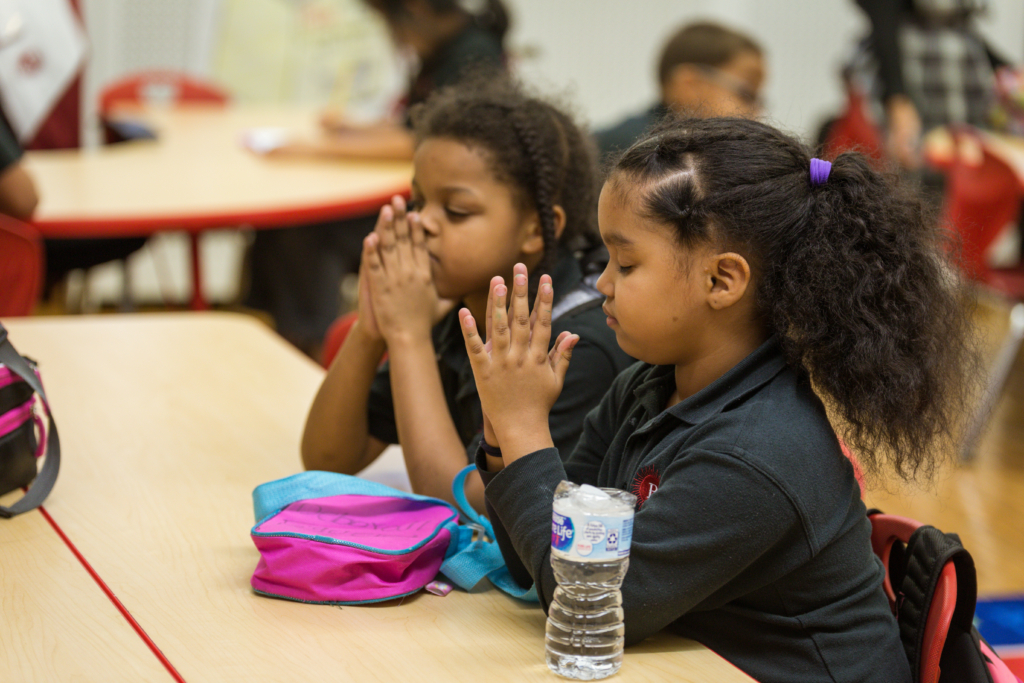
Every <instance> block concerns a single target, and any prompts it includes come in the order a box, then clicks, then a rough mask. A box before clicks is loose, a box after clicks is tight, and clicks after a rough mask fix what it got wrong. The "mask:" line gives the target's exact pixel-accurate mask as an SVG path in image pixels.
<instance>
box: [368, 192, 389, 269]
mask: <svg viewBox="0 0 1024 683" xmlns="http://www.w3.org/2000/svg"><path fill="white" fill-rule="evenodd" d="M384 208H387V207H384ZM381 213H383V211H381ZM362 267H363V268H366V277H367V279H368V280H372V279H374V278H377V277H380V276H381V275H382V274H383V273H384V263H383V261H381V258H380V235H379V234H378V233H376V232H371V233H370V234H369V235H367V236H366V237H364V238H363V262H362Z"/></svg>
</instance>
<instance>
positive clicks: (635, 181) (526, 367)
mask: <svg viewBox="0 0 1024 683" xmlns="http://www.w3.org/2000/svg"><path fill="white" fill-rule="evenodd" d="M897 183H898V180H897V179H896V177H895V176H892V177H889V176H885V175H883V174H880V173H878V172H876V171H874V170H873V169H872V167H871V166H870V165H869V164H868V163H867V162H866V160H865V159H864V158H863V157H862V156H860V155H858V154H853V153H849V154H843V155H841V156H839V157H838V158H837V159H836V160H835V162H834V163H832V164H829V163H828V162H825V161H821V160H819V159H811V158H809V155H808V153H807V151H806V150H805V148H804V147H803V146H802V145H801V144H800V143H798V142H797V141H795V140H794V139H792V138H790V137H788V136H786V135H784V134H782V133H780V132H778V131H777V130H774V129H773V128H771V127H769V126H767V125H764V124H762V123H759V122H756V121H750V120H745V119H727V118H718V119H704V120H679V121H670V122H667V123H665V124H663V125H662V126H661V127H659V128H657V129H655V130H654V131H652V132H650V133H648V134H647V135H645V136H644V137H643V138H641V139H640V140H639V141H638V142H636V143H635V144H634V145H633V146H632V147H631V148H629V149H628V150H627V151H626V152H625V153H624V154H623V155H622V156H621V157H620V158H619V159H618V161H617V163H615V165H614V166H613V168H612V170H611V173H610V175H609V177H608V180H607V182H606V183H605V184H604V187H603V189H602V191H601V194H600V200H599V208H598V214H599V226H600V231H601V236H602V238H603V240H604V242H605V244H606V245H607V247H608V250H609V252H610V261H609V263H608V265H607V267H606V269H605V271H604V273H603V274H602V275H601V277H600V279H599V280H598V282H597V288H598V289H599V290H600V291H601V292H602V294H604V296H605V297H606V298H605V302H604V310H605V313H606V314H607V316H608V318H607V324H608V326H609V327H610V328H611V329H613V330H614V331H615V335H616V338H617V340H618V343H619V345H620V346H621V347H622V348H623V350H624V351H626V352H627V353H629V354H630V355H632V356H635V357H636V358H638V359H639V360H640V362H638V363H637V364H635V365H634V366H632V367H631V368H630V369H628V370H626V371H625V372H623V373H622V374H621V375H619V377H618V378H617V379H616V380H615V382H614V383H613V384H612V387H611V389H610V390H609V391H608V394H607V395H606V396H605V397H604V398H603V399H602V401H601V403H600V405H599V406H598V407H597V409H595V410H594V411H592V412H591V413H590V414H588V415H587V418H586V421H585V422H584V426H583V434H582V435H581V437H580V440H579V443H578V445H577V447H576V450H575V451H574V452H573V453H572V454H571V456H570V457H569V458H568V459H566V460H565V461H564V462H563V457H564V454H562V453H560V450H559V448H558V447H557V444H555V443H554V442H553V440H552V439H551V437H550V435H549V434H548V431H547V422H546V417H547V410H548V406H550V405H552V404H553V403H554V402H555V401H556V400H558V398H559V395H560V391H562V389H563V384H562V377H563V376H564V375H565V373H566V372H571V368H572V366H573V365H574V364H575V363H576V358H575V357H573V359H572V362H571V363H570V356H571V355H572V354H573V352H574V344H577V337H576V336H575V335H574V334H571V333H570V331H568V330H567V331H564V332H561V334H560V335H559V336H558V337H557V338H556V343H555V349H556V350H555V352H554V353H549V352H548V342H549V338H550V334H549V329H550V327H549V325H548V315H549V312H550V310H551V302H552V298H553V292H552V287H551V285H550V283H549V282H548V281H547V279H546V278H542V279H541V285H540V290H539V294H538V296H537V299H536V303H535V305H534V311H535V314H534V316H533V318H532V319H531V316H530V315H528V314H527V297H528V292H527V289H526V287H525V286H523V285H522V284H521V282H519V281H516V282H515V283H514V284H512V285H511V286H510V287H506V285H505V283H504V281H497V280H496V281H495V284H494V287H493V289H492V300H491V305H490V308H489V310H488V311H487V312H486V314H485V318H484V319H485V320H487V321H488V324H487V330H488V332H487V335H486V336H487V337H489V338H488V339H484V338H482V337H483V336H484V335H483V334H482V331H481V330H478V328H477V322H476V321H478V320H481V318H480V315H479V312H477V311H474V310H472V309H469V308H466V309H463V310H462V311H461V312H460V316H461V322H462V330H463V334H464V337H465V343H466V347H467V350H468V353H469V357H470V361H471V365H472V367H473V373H474V375H475V377H476V386H477V389H478V391H479V395H480V402H481V405H482V407H483V411H484V415H485V418H484V420H485V431H484V433H485V441H484V442H483V443H482V444H481V448H480V450H479V451H478V453H477V460H476V462H477V467H478V469H479V470H480V472H481V475H482V477H483V480H484V483H485V486H486V489H485V492H486V496H485V502H486V505H487V508H488V512H489V514H490V518H491V520H492V521H494V522H495V534H496V536H497V539H498V542H499V544H500V546H501V549H502V554H503V555H504V557H505V561H506V563H507V565H508V567H509V570H510V572H511V573H512V575H513V577H515V578H516V580H517V581H518V582H519V583H521V584H522V585H524V586H527V585H529V584H530V583H534V584H535V585H536V587H537V591H538V594H539V596H540V598H541V602H542V604H544V605H545V606H548V605H549V604H550V603H551V600H552V594H553V591H554V589H555V587H556V582H555V578H554V576H553V574H552V569H551V564H550V552H551V544H550V538H551V519H552V518H551V501H552V495H553V493H554V490H555V488H556V487H557V486H558V484H559V482H560V481H562V480H564V479H568V480H570V481H573V482H576V483H579V484H591V485H594V486H601V487H613V488H618V489H625V490H627V491H632V492H633V493H634V494H636V496H637V500H638V508H637V511H636V516H635V519H634V524H633V536H632V547H631V548H630V557H629V571H628V573H627V574H626V578H625V581H624V583H623V586H622V602H621V607H620V606H619V605H617V604H609V605H608V608H609V609H612V610H615V609H622V610H623V611H624V622H625V630H624V634H623V636H624V639H625V642H626V644H627V645H628V644H630V643H636V642H638V641H640V640H643V639H644V638H646V637H647V636H649V635H651V634H653V633H655V632H656V631H659V630H661V629H663V628H670V629H671V630H673V631H675V632H677V633H679V634H682V635H684V636H687V637H689V638H693V639H695V640H698V641H700V642H702V643H704V644H705V645H707V646H708V647H710V648H712V649H713V650H715V651H716V652H718V653H719V654H721V655H722V656H724V657H725V658H726V659H728V660H730V661H731V662H733V663H734V664H736V665H737V666H738V667H739V668H741V669H743V670H744V671H746V672H747V673H749V674H750V675H751V676H753V677H754V678H756V679H757V680H758V681H762V682H763V683H770V682H772V681H780V682H782V681H785V682H789V681H804V682H817V681H822V682H824V681H830V682H834V681H851V682H852V681H858V682H861V683H864V682H877V683H905V682H907V681H910V670H909V664H908V661H907V657H906V655H905V654H904V651H903V647H902V645H901V643H900V635H899V630H898V628H897V624H896V620H895V619H894V617H893V615H892V613H891V612H890V611H889V605H888V602H887V599H886V597H885V594H884V593H883V590H882V580H883V578H884V571H883V568H882V566H881V564H880V562H879V561H878V560H877V559H876V557H875V555H874V554H873V552H872V549H871V544H870V535H871V524H870V522H869V521H868V518H867V516H866V511H865V508H864V504H863V502H862V501H861V496H860V488H859V486H858V484H857V482H856V480H855V478H854V471H853V468H852V467H851V464H850V462H849V461H848V460H847V459H846V458H845V457H844V456H843V453H842V451H841V449H840V444H839V441H838V439H837V437H836V432H835V431H834V429H833V426H832V424H831V423H830V420H829V417H828V415H827V414H826V410H825V407H824V404H823V401H822V399H824V400H825V401H827V402H828V404H829V406H830V408H832V409H833V410H834V413H835V415H836V416H837V417H838V418H839V419H838V420H837V422H838V423H841V425H843V427H842V428H841V429H840V431H841V433H842V434H843V436H844V438H845V439H846V440H847V442H848V443H849V444H850V445H851V446H853V447H854V448H855V450H856V451H857V453H858V454H859V457H860V459H861V463H862V464H863V465H864V466H865V467H866V469H867V470H868V472H869V473H874V474H876V475H877V474H881V473H882V472H884V471H887V470H888V471H890V472H894V473H895V474H897V475H898V476H901V477H903V478H907V479H910V478H913V477H915V476H916V475H920V476H925V475H926V474H927V473H929V472H930V471H931V470H932V469H933V468H934V466H935V464H936V462H937V461H938V460H939V459H941V457H942V455H943V454H952V453H953V452H954V451H955V449H954V448H952V441H953V438H954V436H955V435H956V433H957V429H958V425H962V422H961V418H962V417H963V416H964V415H966V414H967V413H968V412H969V411H966V410H964V408H965V406H966V405H967V402H968V401H969V400H970V398H971V394H972V386H973V384H972V382H971V381H970V380H969V378H971V377H972V376H980V373H978V375H975V374H974V369H975V367H976V365H975V363H976V360H975V353H974V350H973V345H972V336H971V332H970V316H969V309H967V308H966V303H967V301H968V300H967V299H966V295H965V294H964V292H962V291H961V289H960V285H959V283H958V282H957V280H956V279H955V277H954V276H952V275H951V272H952V271H951V270H950V269H949V267H948V265H947V264H946V263H945V251H944V249H943V247H942V241H941V239H940V237H941V236H940V233H939V231H938V230H937V229H936V228H935V226H934V225H933V224H932V223H931V222H929V221H928V220H926V217H925V215H924V213H923V209H922V205H921V202H920V201H919V200H917V199H916V198H914V197H913V196H912V195H909V194H907V193H905V192H904V191H903V190H902V189H901V188H900V187H899V185H898V184H897ZM555 292H557V286H556V287H555ZM507 301H511V304H510V308H509V310H508V311H507V312H506V302H507ZM485 341H486V343H485ZM575 348H576V349H578V348H579V346H578V345H576V346H575ZM819 396H820V398H819ZM588 540H589V541H593V539H590V538H588Z"/></svg>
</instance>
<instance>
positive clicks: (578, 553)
mask: <svg viewBox="0 0 1024 683" xmlns="http://www.w3.org/2000/svg"><path fill="white" fill-rule="evenodd" d="M634 505H636V496H634V495H632V494H630V493H626V492H625V491H619V490H617V489H599V488H596V487H594V486H590V485H589V484H583V485H582V486H577V485H576V484H573V483H571V482H568V481H563V482H562V483H561V484H559V485H558V488H557V489H555V498H554V501H553V504H552V513H551V568H552V569H553V570H554V572H555V579H556V580H557V581H558V587H557V588H556V589H555V595H554V599H553V600H552V601H551V607H550V608H549V609H548V624H547V634H546V638H545V649H546V657H547V662H548V667H549V668H550V669H551V670H552V671H554V672H555V673H556V674H558V675H559V676H565V677H566V678H576V679H579V680H584V681H590V680H595V679H598V678H605V677H606V676H611V675H612V674H614V673H615V672H616V671H618V670H619V667H621V666H622V646H623V641H624V633H625V629H624V627H623V623H622V593H621V592H620V590H619V589H620V588H621V587H622V579H623V578H625V576H626V570H627V569H628V568H629V545H630V541H631V540H632V538H633V507H634Z"/></svg>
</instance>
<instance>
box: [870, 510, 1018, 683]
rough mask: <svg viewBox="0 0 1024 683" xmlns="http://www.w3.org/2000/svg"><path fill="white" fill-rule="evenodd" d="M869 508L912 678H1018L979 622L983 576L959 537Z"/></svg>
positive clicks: (922, 682)
mask: <svg viewBox="0 0 1024 683" xmlns="http://www.w3.org/2000/svg"><path fill="white" fill-rule="evenodd" d="M868 516H869V518H870V519H871V525H872V535H871V543H872V546H873V547H874V549H875V553H876V554H878V556H879V557H880V558H881V559H882V563H883V564H884V565H885V571H886V577H887V581H888V584H889V585H890V586H891V587H892V592H893V594H894V596H895V604H894V605H892V606H893V608H894V614H895V615H896V620H897V623H898V624H899V629H900V640H901V641H902V642H903V649H904V650H905V651H906V653H907V658H908V659H909V661H910V667H911V674H912V677H913V678H912V680H913V681H914V683H1018V679H1017V677H1016V676H1014V675H1013V673H1012V672H1011V671H1010V670H1009V668H1007V666H1006V664H1005V663H1004V662H1003V661H1002V660H1001V659H999V657H998V656H996V654H995V652H993V650H992V648H991V647H990V646H989V644H988V643H986V642H985V639H984V638H982V637H981V635H980V634H979V633H978V630H977V629H976V628H974V609H975V607H976V605H977V600H978V580H977V574H976V573H975V569H974V560H973V559H972V558H971V555H970V553H968V552H967V550H966V549H965V548H964V546H963V544H962V543H961V542H960V538H959V537H958V536H957V535H956V534H946V533H943V532H941V531H939V530H938V529H936V528H935V527H932V526H927V525H920V526H917V528H916V529H915V528H914V526H915V525H917V523H916V522H913V520H908V519H906V518H903V517H894V516H892V515H885V514H882V513H881V512H880V511H878V510H871V511H869V512H868ZM949 568H952V569H951V570H950V569H949ZM944 573H945V575H944ZM951 573H952V576H951ZM954 589H955V595H954ZM892 598H893V596H890V601H892ZM947 625H948V631H946V632H945V637H944V638H943V631H944V629H945V628H946V627H947Z"/></svg>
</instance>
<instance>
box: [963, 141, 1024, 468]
mask: <svg viewBox="0 0 1024 683" xmlns="http://www.w3.org/2000/svg"><path fill="white" fill-rule="evenodd" d="M953 138H954V143H955V147H956V150H957V151H956V152H955V153H954V154H953V157H952V159H951V160H950V162H949V164H948V166H947V168H946V169H945V170H946V173H947V180H946V205H945V209H944V213H945V217H946V221H947V223H948V225H949V227H950V229H951V230H952V231H953V232H954V234H956V235H957V237H958V238H959V245H958V246H959V248H960V250H961V251H960V255H961V262H962V264H963V268H964V271H965V274H966V275H967V276H968V277H970V278H971V279H973V280H975V281H976V282H978V283H979V284H981V285H982V286H984V287H987V288H988V289H990V290H992V291H994V292H995V293H997V294H998V295H1000V296H1002V297H1004V298H1006V299H1007V300H1009V301H1013V302H1017V303H1016V305H1015V306H1014V307H1013V309H1012V311H1011V314H1010V331H1009V333H1008V334H1007V336H1006V338H1005V339H1004V341H1003V345H1002V348H1001V350H1000V352H999V355H998V356H997V358H996V362H995V364H994V366H993V368H992V370H991V373H990V377H989V381H988V387H987V389H986V392H985V395H984V398H983V400H982V404H981V406H980V408H979V409H978V411H977V412H976V414H975V416H974V418H973V420H972V423H971V426H970V428H969V429H968V431H967V435H966V436H965V438H964V443H963V446H962V450H961V456H962V458H963V459H965V460H967V459H970V458H971V457H972V455H973V452H974V447H975V445H976V443H977V441H978V439H979V437H980V436H981V432H982V430H983V429H984V426H985V423H986V422H987V421H988V416H989V414H990V413H991V412H992V409H993V408H994V407H995V404H996V402H997V401H998V399H999V396H1000V395H1001V393H1002V390H1003V386H1004V385H1005V384H1006V379H1007V377H1008V376H1009V373H1010V370H1011V368H1012V366H1013V362H1014V360H1015V359H1016V357H1017V353H1018V351H1019V350H1020V346H1021V342H1022V340H1024V303H1021V302H1024V265H1022V264H1020V263H1018V264H1017V265H1016V266H1014V267H1012V268H990V267H989V266H988V264H987V263H986V261H985V253H986V251H987V249H988V248H989V247H990V246H991V245H992V243H993V242H994V241H995V240H996V238H997V237H998V236H999V234H1000V232H1002V230H1003V229H1004V228H1005V227H1006V225H1007V224H1008V223H1010V222H1011V221H1013V220H1014V219H1016V218H1018V217H1019V216H1020V215H1021V213H1020V212H1021V205H1022V201H1024V185H1022V179H1021V178H1020V177H1018V175H1017V174H1016V172H1015V171H1014V170H1013V169H1012V168H1011V167H1010V166H1009V165H1008V164H1007V163H1006V162H1005V161H1003V160H1002V159H1000V158H999V157H998V156H996V155H995V154H993V153H992V151H991V149H990V146H989V143H988V142H987V141H986V139H985V138H984V137H982V136H980V135H978V134H975V133H972V132H971V131H970V130H967V129H958V130H954V131H953ZM967 145H969V146H970V149H973V150H975V152H976V153H975V154H974V155H965V154H962V153H961V152H960V150H961V147H962V146H967ZM970 156H977V157H979V158H978V159H975V160H971V159H970V158H965V157H970Z"/></svg>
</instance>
